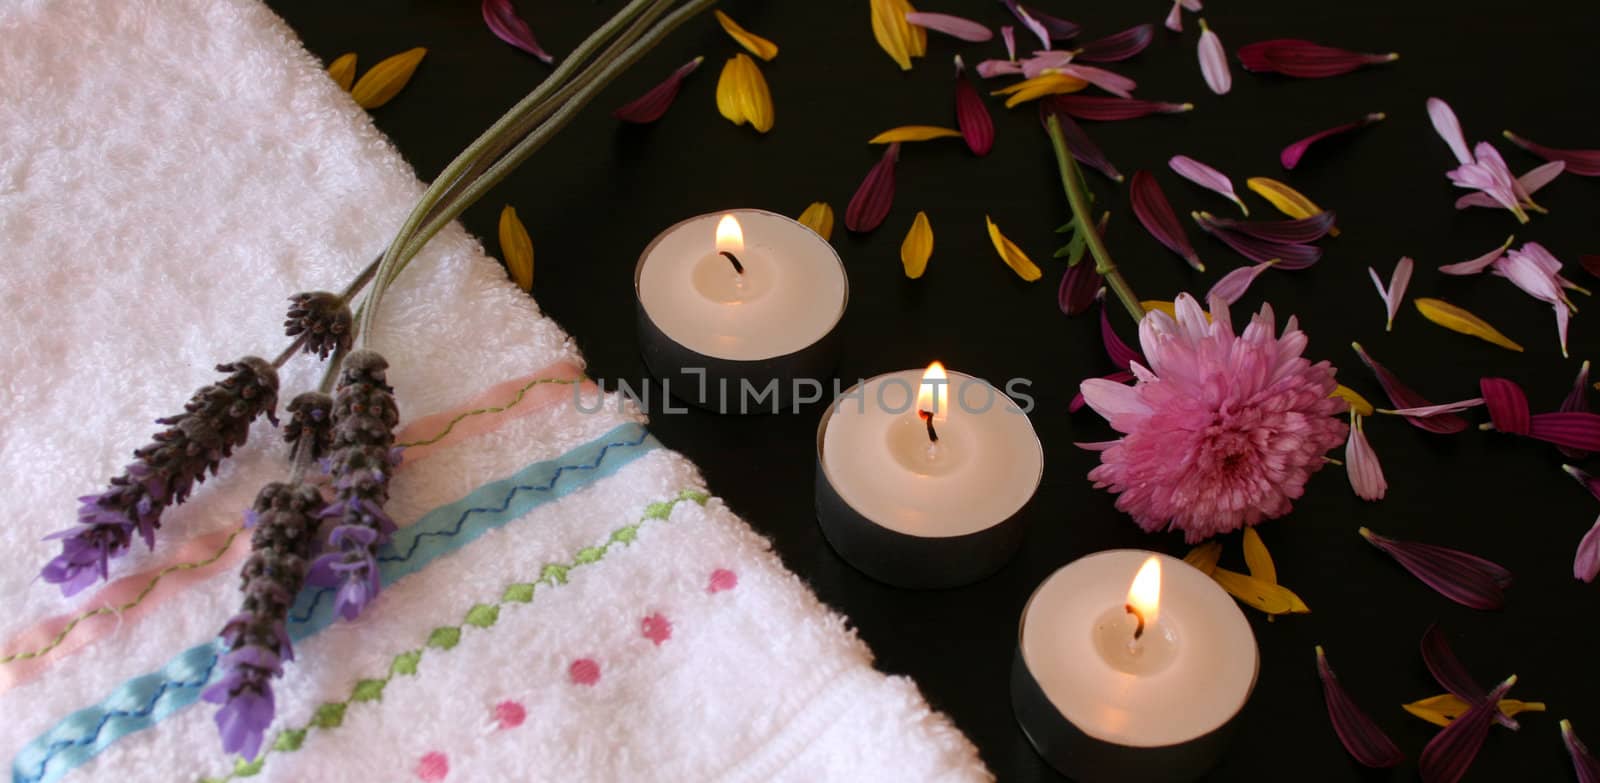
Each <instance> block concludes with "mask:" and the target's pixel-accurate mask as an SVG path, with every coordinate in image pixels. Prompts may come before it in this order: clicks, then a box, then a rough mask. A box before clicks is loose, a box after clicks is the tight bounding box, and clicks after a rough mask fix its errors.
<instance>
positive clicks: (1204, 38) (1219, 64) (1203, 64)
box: [1199, 19, 1233, 95]
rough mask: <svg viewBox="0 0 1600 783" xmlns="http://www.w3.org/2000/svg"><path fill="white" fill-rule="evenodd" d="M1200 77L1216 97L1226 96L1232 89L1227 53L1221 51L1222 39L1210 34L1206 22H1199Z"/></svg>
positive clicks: (1212, 33)
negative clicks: (1203, 78)
mask: <svg viewBox="0 0 1600 783" xmlns="http://www.w3.org/2000/svg"><path fill="white" fill-rule="evenodd" d="M1199 53H1200V75H1201V76H1204V77H1205V80H1206V86H1207V87H1210V88H1211V91H1212V92H1214V93H1216V94H1218V95H1227V94H1228V91H1229V90H1231V89H1233V74H1232V73H1231V72H1230V71H1229V70H1228V53H1227V52H1226V51H1223V48H1222V39H1221V38H1218V37H1217V34H1216V33H1214V32H1211V28H1210V27H1208V26H1206V20H1204V19H1201V20H1200V46H1199Z"/></svg>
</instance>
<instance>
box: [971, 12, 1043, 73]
mask: <svg viewBox="0 0 1600 783" xmlns="http://www.w3.org/2000/svg"><path fill="white" fill-rule="evenodd" d="M1000 40H1002V41H1004V42H1005V44H1006V59H1007V60H1010V61H1012V62H1016V61H1017V28H1015V27H1012V26H1011V25H1008V24H1007V25H1001V26H1000ZM1044 48H1046V49H1049V48H1050V45H1049V44H1045V47H1044ZM984 78H985V79H987V78H989V77H987V76H985V77H984Z"/></svg>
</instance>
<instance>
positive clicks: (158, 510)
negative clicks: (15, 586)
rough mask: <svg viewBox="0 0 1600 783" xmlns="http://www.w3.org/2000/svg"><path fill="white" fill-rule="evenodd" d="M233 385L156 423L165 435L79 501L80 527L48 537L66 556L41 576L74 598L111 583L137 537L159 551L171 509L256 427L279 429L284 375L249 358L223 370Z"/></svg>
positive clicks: (221, 384)
mask: <svg viewBox="0 0 1600 783" xmlns="http://www.w3.org/2000/svg"><path fill="white" fill-rule="evenodd" d="M217 371H218V372H222V373H227V374H228V377H226V378H223V379H222V380H220V381H218V382H216V383H214V384H211V385H209V386H205V387H202V388H201V389H200V390H199V391H197V392H195V393H194V396H193V397H191V398H189V401H188V402H187V403H186V404H184V406H183V413H180V414H177V415H175V416H168V417H166V418H162V419H157V420H156V423H157V424H163V425H166V429H164V430H162V431H161V432H158V433H156V434H155V436H154V437H153V438H152V439H151V442H150V443H148V444H146V445H144V446H142V447H140V448H139V449H138V450H136V451H134V452H133V457H134V461H133V462H132V463H130V464H129V465H128V466H127V467H126V468H125V469H124V470H123V473H122V475H120V476H117V477H115V478H113V479H111V485H110V486H109V487H107V488H106V490H105V491H104V492H102V493H100V494H98V495H85V496H83V497H81V498H79V499H78V500H79V502H80V503H82V505H81V506H79V508H78V524H77V525H75V526H73V527H71V528H68V529H66V530H63V531H61V532H59V533H55V534H53V535H51V536H49V538H50V539H52V540H59V541H61V554H59V555H56V556H55V557H54V558H53V559H51V560H50V562H48V563H46V564H45V566H44V568H43V569H42V570H41V571H40V572H39V575H40V576H41V577H42V578H43V579H44V580H45V581H46V582H50V583H51V584H55V585H59V586H60V587H61V592H62V594H63V595H72V594H74V593H76V592H78V591H79V590H82V589H83V588H85V587H88V586H89V585H91V584H93V583H94V582H95V581H96V580H99V579H105V578H107V577H108V574H109V571H110V561H111V559H112V558H114V557H120V556H121V555H123V554H124V553H126V552H127V551H128V546H129V542H130V541H131V539H132V537H133V532H134V531H135V530H137V531H138V532H139V537H140V538H142V539H143V540H144V543H145V546H147V547H150V548H152V549H153V548H155V542H156V530H157V529H159V528H160V527H161V514H162V512H163V511H165V510H166V509H167V507H168V506H174V505H177V504H179V503H182V502H183V501H184V500H186V499H188V497H189V492H190V491H191V490H192V489H193V488H194V485H195V484H198V483H200V482H202V481H204V480H205V477H206V474H207V473H208V472H210V473H212V474H215V473H216V470H217V466H218V465H220V464H221V463H222V460H224V459H226V458H227V457H228V456H229V455H230V454H232V453H233V450H234V449H235V448H237V447H238V446H239V445H241V444H243V443H244V442H245V439H246V438H248V437H249V435H250V423H251V422H252V421H254V420H255V418H256V417H257V416H260V415H262V414H263V413H264V414H266V416H267V418H268V419H269V420H271V421H272V423H273V424H277V423H278V420H277V418H276V417H275V416H274V414H273V409H274V408H276V407H277V405H278V373H277V371H276V370H274V369H273V368H272V365H270V364H268V363H267V362H266V361H264V360H262V359H258V358H256V357H254V356H247V357H245V358H243V359H240V360H239V361H236V362H233V363H230V364H221V365H218V366H217Z"/></svg>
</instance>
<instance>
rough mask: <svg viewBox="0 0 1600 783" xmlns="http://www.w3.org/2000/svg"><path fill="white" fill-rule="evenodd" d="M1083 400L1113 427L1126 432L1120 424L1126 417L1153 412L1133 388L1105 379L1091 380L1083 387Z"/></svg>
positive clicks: (1082, 385) (1141, 415)
mask: <svg viewBox="0 0 1600 783" xmlns="http://www.w3.org/2000/svg"><path fill="white" fill-rule="evenodd" d="M1080 386H1081V388H1082V390H1083V398H1084V400H1085V401H1087V402H1088V403H1089V407H1090V408H1092V409H1094V412H1095V413H1098V414H1100V416H1101V417H1102V418H1104V419H1105V420H1106V421H1107V422H1110V424H1111V427H1112V428H1113V429H1116V430H1118V431H1124V428H1123V427H1119V426H1118V422H1119V420H1121V419H1124V418H1126V417H1144V416H1148V415H1150V413H1151V412H1152V411H1151V409H1150V406H1149V405H1148V404H1146V403H1145V401H1144V399H1143V398H1142V397H1140V396H1139V392H1138V391H1136V390H1135V388H1134V387H1132V386H1127V385H1125V384H1121V383H1114V382H1112V381H1108V380H1106V379H1104V378H1090V379H1089V380H1086V381H1084V382H1083V383H1082V384H1081V385H1080Z"/></svg>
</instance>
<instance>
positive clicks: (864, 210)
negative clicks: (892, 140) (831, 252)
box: [844, 144, 900, 232]
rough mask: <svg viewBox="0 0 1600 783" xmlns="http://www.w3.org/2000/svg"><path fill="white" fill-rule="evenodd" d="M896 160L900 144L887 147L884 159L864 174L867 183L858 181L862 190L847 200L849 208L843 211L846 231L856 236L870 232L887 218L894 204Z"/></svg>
mask: <svg viewBox="0 0 1600 783" xmlns="http://www.w3.org/2000/svg"><path fill="white" fill-rule="evenodd" d="M899 158H900V145H899V144H890V145H889V148H888V149H886V150H884V151H883V159H882V160H879V161H878V162H877V164H876V165H874V166H873V167H872V169H871V170H870V171H868V172H867V176H866V179H863V180H861V187H859V188H857V189H856V194H855V195H854V196H851V197H850V205H849V206H847V207H845V210H844V227H845V228H848V229H850V230H851V231H857V232H865V231H871V230H873V229H875V228H877V227H878V226H879V225H881V224H882V223H883V219H884V218H886V217H888V216H889V207H890V206H891V205H892V204H894V164H895V161H896V160H898V159H899Z"/></svg>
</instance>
